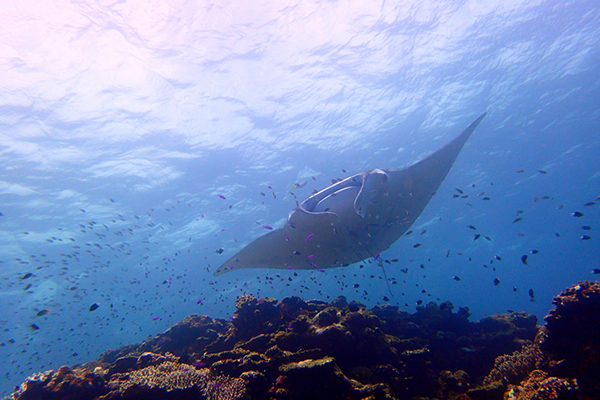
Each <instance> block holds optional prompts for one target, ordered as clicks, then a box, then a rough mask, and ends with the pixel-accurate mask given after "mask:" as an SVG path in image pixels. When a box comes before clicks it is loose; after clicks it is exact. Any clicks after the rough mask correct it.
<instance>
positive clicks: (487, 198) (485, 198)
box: [481, 197, 491, 200]
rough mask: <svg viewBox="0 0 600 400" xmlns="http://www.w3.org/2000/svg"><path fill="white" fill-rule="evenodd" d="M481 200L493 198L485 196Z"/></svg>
mask: <svg viewBox="0 0 600 400" xmlns="http://www.w3.org/2000/svg"><path fill="white" fill-rule="evenodd" d="M481 200H491V199H490V198H489V197H484V198H483V199H481Z"/></svg>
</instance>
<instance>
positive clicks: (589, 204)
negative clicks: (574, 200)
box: [584, 201, 596, 207]
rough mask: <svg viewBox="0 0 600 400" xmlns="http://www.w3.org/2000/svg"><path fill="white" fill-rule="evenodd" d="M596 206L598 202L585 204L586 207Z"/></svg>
mask: <svg viewBox="0 0 600 400" xmlns="http://www.w3.org/2000/svg"><path fill="white" fill-rule="evenodd" d="M595 205H596V202H594V201H590V202H588V203H585V204H584V206H586V207H590V206H595Z"/></svg>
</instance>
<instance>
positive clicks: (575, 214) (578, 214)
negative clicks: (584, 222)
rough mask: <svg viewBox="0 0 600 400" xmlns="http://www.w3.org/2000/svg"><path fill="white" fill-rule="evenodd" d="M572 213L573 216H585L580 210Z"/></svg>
mask: <svg viewBox="0 0 600 400" xmlns="http://www.w3.org/2000/svg"><path fill="white" fill-rule="evenodd" d="M571 215H572V216H574V217H577V218H579V217H583V213H580V212H579V211H575V212H574V213H573V214H571Z"/></svg>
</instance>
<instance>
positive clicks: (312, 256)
mask: <svg viewBox="0 0 600 400" xmlns="http://www.w3.org/2000/svg"><path fill="white" fill-rule="evenodd" d="M315 257H316V256H315V255H314V254H311V255H309V256H308V257H306V258H308V259H309V260H310V259H311V258H315Z"/></svg>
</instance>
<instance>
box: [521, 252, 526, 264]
mask: <svg viewBox="0 0 600 400" xmlns="http://www.w3.org/2000/svg"><path fill="white" fill-rule="evenodd" d="M521 262H522V263H523V264H525V265H527V255H526V254H523V255H522V256H521Z"/></svg>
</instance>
